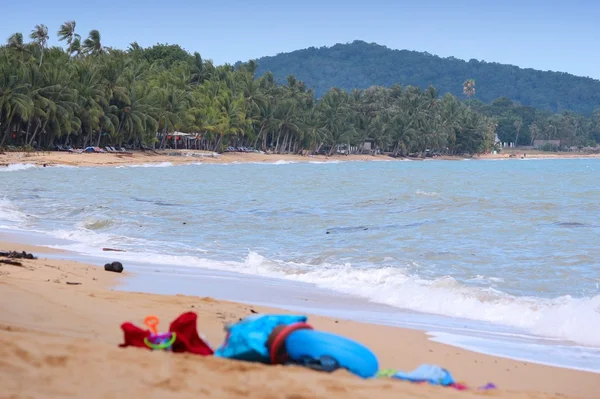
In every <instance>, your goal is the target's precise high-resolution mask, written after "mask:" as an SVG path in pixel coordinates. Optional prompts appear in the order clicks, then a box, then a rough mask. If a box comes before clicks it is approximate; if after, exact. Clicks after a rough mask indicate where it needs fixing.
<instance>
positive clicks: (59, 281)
mask: <svg viewBox="0 0 600 399" xmlns="http://www.w3.org/2000/svg"><path fill="white" fill-rule="evenodd" d="M0 250H5V251H6V250H18V251H22V250H24V251H28V252H31V253H33V254H34V255H36V256H38V259H36V260H20V262H22V265H21V266H12V265H7V264H0V298H1V299H0V300H1V302H0V307H1V312H0V340H1V345H0V348H1V349H0V354H1V356H0V359H1V360H0V363H1V366H0V368H1V369H2V373H0V385H1V386H2V387H3V392H2V397H6V398H41V397H53V398H58V397H61V398H107V397H115V395H117V394H118V395H119V397H157V398H158V397H160V398H188V397H189V398H192V397H195V398H197V397H203V398H242V397H253V398H297V399H300V398H397V397H419V398H433V397H435V398H440V397H444V398H446V397H448V398H455V397H456V398H459V397H461V398H464V397H473V396H492V397H502V398H539V399H541V398H559V397H560V398H590V399H592V398H596V397H597V395H598V390H599V389H600V375H599V374H595V373H588V372H582V371H576V370H569V369H564V368H557V367H549V366H543V365H538V364H533V363H527V362H520V361H513V360H509V359H504V358H498V357H492V356H487V355H482V354H478V353H474V352H470V351H466V350H462V349H458V348H455V347H452V346H447V345H443V344H438V343H435V342H431V341H428V340H427V337H426V335H425V334H424V333H423V332H421V331H416V330H408V329H401V328H393V327H385V326H379V325H370V324H361V323H355V322H350V321H345V320H341V319H334V318H325V317H316V316H309V322H310V323H311V324H312V325H313V326H314V327H315V328H316V329H319V330H323V331H329V332H333V333H337V334H342V335H344V336H346V337H349V338H352V339H355V340H357V341H359V342H361V343H363V344H365V345H367V346H368V347H370V348H371V349H372V350H373V351H374V352H375V353H376V355H377V356H378V359H379V363H380V368H395V369H401V370H404V371H409V370H412V369H414V368H416V367H417V366H419V365H420V364H423V363H430V364H438V365H441V366H443V367H446V368H447V369H448V370H450V371H451V373H452V374H453V376H454V378H455V379H456V380H457V381H461V382H464V383H466V384H467V385H469V386H470V387H474V388H476V387H478V386H481V385H485V384H486V383H488V382H493V383H494V384H496V385H497V386H498V387H499V389H497V390H494V391H479V392H478V391H476V390H472V391H458V390H455V389H452V388H443V387H434V386H430V385H421V384H412V383H408V382H402V381H395V380H390V379H376V380H361V379H360V378H358V377H355V376H353V375H351V374H349V373H347V372H344V371H338V372H335V373H333V374H326V373H320V372H316V371H312V370H308V369H304V368H300V367H292V366H265V365H260V364H254V363H248V362H240V361H230V360H224V359H219V358H215V357H201V356H197V355H188V354H172V353H164V352H150V351H147V350H143V349H136V348H119V347H118V345H119V343H121V342H122V341H123V335H122V331H121V329H120V325H121V323H123V322H126V321H129V322H132V323H134V324H136V325H140V326H143V324H142V322H143V319H144V317H146V316H148V315H156V316H158V317H159V318H160V320H161V323H162V324H161V325H162V326H163V327H164V329H166V327H167V326H168V324H169V323H170V321H171V320H173V319H175V318H176V317H177V316H179V315H180V314H181V313H183V312H187V311H193V312H196V313H197V314H198V326H197V327H198V330H199V331H200V332H201V333H202V334H204V335H205V336H206V338H207V339H208V341H209V342H210V343H211V345H212V346H213V347H215V348H216V347H217V346H218V345H219V344H220V343H221V342H222V341H223V339H224V335H225V332H224V326H225V325H226V324H227V323H230V322H234V321H237V320H239V319H240V318H242V317H245V316H247V315H249V314H252V313H253V312H258V313H267V312H269V313H290V312H286V311H281V310H277V309H268V308H261V307H256V306H249V305H245V304H240V303H232V302H225V301H217V300H214V299H212V298H209V297H193V296H183V295H175V296H160V295H152V294H143V293H131V292H121V291H116V290H114V289H113V288H111V287H112V286H113V285H114V284H115V283H117V282H118V281H119V279H128V278H134V276H133V275H131V274H130V273H127V270H126V271H125V272H124V273H123V274H116V273H110V272H106V271H104V270H103V268H101V267H98V266H100V265H88V264H83V263H77V262H73V261H68V260H59V259H60V255H61V252H60V251H57V250H53V249H50V248H45V247H35V246H28V245H23V244H14V243H8V242H1V243H0ZM50 252H52V253H53V258H52V259H48V258H45V256H47V254H48V253H50ZM55 258H58V259H55ZM115 259H118V254H117V253H116V254H115ZM125 268H126V269H127V265H125ZM73 283H79V284H73Z"/></svg>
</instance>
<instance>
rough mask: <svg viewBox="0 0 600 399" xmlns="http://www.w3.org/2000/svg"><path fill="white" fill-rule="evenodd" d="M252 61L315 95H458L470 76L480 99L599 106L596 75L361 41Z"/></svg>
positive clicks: (563, 107) (562, 107)
mask: <svg viewBox="0 0 600 399" xmlns="http://www.w3.org/2000/svg"><path fill="white" fill-rule="evenodd" d="M256 62H257V64H258V68H257V75H258V76H260V75H263V74H264V73H266V72H268V71H270V72H272V73H273V75H274V76H275V78H276V79H277V80H278V81H279V82H284V81H285V79H286V77H287V75H294V76H295V77H296V78H297V79H299V80H302V81H303V82H305V84H306V85H307V87H309V88H313V89H314V90H315V93H316V95H317V96H319V97H320V96H322V95H323V94H324V93H325V92H326V91H327V90H329V89H330V88H332V87H338V88H341V89H344V90H347V91H349V90H352V89H355V88H357V89H365V88H367V87H370V86H373V85H376V86H386V87H390V86H392V85H394V84H400V85H402V86H408V85H414V86H419V87H421V88H423V89H424V88H426V87H427V86H429V85H432V86H434V87H435V88H436V89H439V90H440V94H444V93H447V92H448V93H452V94H454V95H456V96H462V95H463V94H462V83H463V82H464V81H465V80H467V79H474V80H475V82H476V87H475V88H476V96H475V98H478V99H480V100H481V101H483V102H485V103H491V102H492V101H494V100H495V99H497V98H501V97H507V98H509V99H511V100H512V101H515V102H516V103H518V104H521V105H525V106H531V107H534V108H540V109H545V110H548V111H552V112H563V111H573V112H577V113H582V114H590V113H591V112H592V111H593V110H594V109H595V108H598V107H600V80H598V79H594V78H591V77H583V76H577V75H573V74H571V73H568V72H560V71H551V70H547V71H542V70H538V69H534V68H529V67H527V68H522V67H519V66H517V65H512V64H502V63H499V62H495V61H493V62H488V61H485V60H476V59H474V58H473V59H470V60H469V61H465V60H463V59H459V58H456V57H453V56H449V57H442V56H439V55H435V54H430V53H428V52H419V51H415V50H398V49H391V48H389V47H387V46H385V45H381V44H377V43H367V42H365V41H362V40H355V41H353V42H351V43H346V44H342V43H337V44H334V45H332V46H322V47H314V46H311V47H308V48H305V49H300V50H295V51H292V52H288V53H285V52H282V53H278V54H276V55H273V56H265V57H261V58H257V59H256Z"/></svg>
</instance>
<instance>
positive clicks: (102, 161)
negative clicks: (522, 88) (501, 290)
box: [0, 150, 600, 167]
mask: <svg viewBox="0 0 600 399" xmlns="http://www.w3.org/2000/svg"><path fill="white" fill-rule="evenodd" d="M526 153H527V156H526V157H525V158H524V159H525V160H527V159H595V158H600V154H581V153H568V152H567V153H544V152H540V151H533V152H526ZM169 154H180V155H178V156H177V155H169ZM522 154H523V152H522V151H510V152H506V153H502V154H482V155H478V156H474V157H461V156H440V157H436V158H392V157H389V156H387V155H333V156H325V155H306V156H304V155H294V154H260V153H237V152H236V153H223V154H218V155H215V153H211V152H206V151H195V150H171V151H169V150H163V151H156V152H148V151H146V152H141V151H138V152H132V153H131V154H114V153H91V154H75V153H67V152H58V151H48V152H29V153H28V152H5V153H3V154H2V153H0V167H7V166H9V165H15V164H23V165H28V164H29V165H36V166H44V165H47V166H50V167H51V166H85V167H100V166H125V165H130V166H131V165H145V164H160V163H171V164H173V165H182V164H190V163H201V164H233V163H276V162H284V163H310V162H314V163H328V162H330V163H339V162H370V161H379V162H383V161H387V162H394V161H395V162H405V161H417V162H418V161H460V160H520V159H521V156H522ZM511 155H514V156H511Z"/></svg>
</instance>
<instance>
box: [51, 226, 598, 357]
mask: <svg viewBox="0 0 600 399" xmlns="http://www.w3.org/2000/svg"><path fill="white" fill-rule="evenodd" d="M53 235H54V236H56V237H59V238H67V239H70V240H75V241H78V242H79V244H74V245H67V246H58V247H59V248H63V249H67V250H72V251H75V252H80V253H85V254H90V255H95V256H100V257H113V256H114V255H112V254H107V253H105V252H102V251H101V247H102V246H109V245H120V247H124V246H129V247H128V249H127V252H123V253H120V254H119V258H120V259H121V260H122V261H136V262H142V263H146V264H151V265H162V266H165V265H171V266H177V267H191V268H194V267H195V268H204V269H213V270H224V271H233V272H238V273H243V274H249V275H255V276H265V277H273V278H280V279H284V280H292V281H299V282H305V283H310V284H314V285H316V286H318V287H321V288H326V289H330V290H333V291H337V292H340V293H345V294H350V295H354V296H358V297H362V298H365V299H367V300H369V301H371V302H374V303H381V304H386V305H390V306H394V307H397V308H401V309H408V310H413V311H420V312H424V313H430V314H438V315H444V316H449V317H458V318H464V319H470V320H477V321H486V322H491V323H495V324H499V325H505V326H511V327H517V328H522V329H524V330H526V331H528V332H529V333H532V334H535V335H538V336H542V337H549V338H556V339H561V340H567V341H572V342H575V343H578V344H583V345H591V346H600V335H598V334H597V331H598V330H600V295H596V296H593V297H586V298H573V297H571V296H568V295H567V296H562V297H558V298H554V299H547V298H539V297H517V296H512V295H509V294H507V293H504V292H502V291H498V290H495V289H493V288H491V287H475V286H469V285H465V284H462V283H460V282H458V281H457V280H455V279H454V278H452V277H451V276H445V277H441V278H436V279H424V278H421V277H419V276H418V275H414V274H410V273H409V272H408V271H407V270H406V269H403V268H399V267H373V268H358V267H353V266H352V265H351V264H344V265H334V264H329V263H322V264H320V265H311V264H306V263H294V262H283V261H277V260H270V259H267V258H265V257H263V256H261V255H260V254H258V253H256V252H252V251H249V253H248V255H247V257H246V258H245V259H244V260H243V261H218V260H212V259H206V258H201V257H197V256H191V255H169V254H164V253H150V252H143V253H142V252H137V251H136V252H132V251H131V249H132V247H133V248H135V247H136V246H142V247H144V248H148V247H155V248H157V247H160V246H158V245H156V243H154V244H151V243H150V242H146V243H144V244H143V243H142V241H143V240H136V239H127V238H125V237H115V236H111V235H110V234H103V233H96V232H93V231H90V230H86V231H85V232H84V234H81V232H67V231H60V232H54V234H53ZM489 280H490V281H492V280H494V278H491V277H490V278H489Z"/></svg>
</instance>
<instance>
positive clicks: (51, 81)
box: [0, 21, 600, 155]
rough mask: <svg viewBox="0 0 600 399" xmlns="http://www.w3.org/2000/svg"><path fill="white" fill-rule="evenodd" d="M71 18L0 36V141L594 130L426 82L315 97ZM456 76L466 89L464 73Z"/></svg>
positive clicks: (406, 149)
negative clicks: (106, 35) (119, 39)
mask: <svg viewBox="0 0 600 399" xmlns="http://www.w3.org/2000/svg"><path fill="white" fill-rule="evenodd" d="M75 27H76V24H75V22H72V21H70V22H66V23H65V24H63V25H62V26H61V27H60V30H59V31H58V36H59V38H60V39H61V40H63V41H64V42H65V46H64V48H61V47H52V48H48V47H47V41H48V39H49V33H48V29H47V28H46V27H45V26H44V25H38V26H36V27H35V28H34V29H33V30H32V31H31V33H30V35H29V37H30V39H31V41H30V42H29V43H26V42H25V40H24V36H23V35H22V34H20V33H16V34H14V35H12V36H11V37H10V38H9V39H8V41H7V44H6V45H4V46H2V47H0V147H2V146H3V145H21V146H22V145H27V146H34V147H42V148H52V147H53V146H54V145H55V144H58V143H60V144H65V145H72V146H77V147H85V146H88V145H93V146H107V145H117V146H124V145H131V146H133V147H135V148H139V147H141V146H158V147H160V148H165V147H167V146H169V145H171V144H172V142H170V141H168V137H169V133H173V132H176V131H178V132H188V133H192V134H193V135H194V137H197V140H196V141H195V148H200V149H209V150H214V151H219V152H220V151H223V150H224V149H225V148H227V147H228V146H235V147H239V146H244V147H253V148H261V149H262V150H264V151H273V152H279V153H283V152H294V153H301V152H310V153H315V152H328V153H333V152H334V151H335V150H336V148H339V146H340V145H344V146H347V147H352V148H362V147H363V144H364V143H366V142H369V143H371V144H372V148H373V151H378V150H380V151H390V152H392V153H393V154H395V155H405V154H408V153H413V152H423V151H425V150H426V149H431V150H436V151H440V152H445V153H451V154H457V153H460V154H463V153H467V154H473V153H479V152H485V151H489V150H491V149H492V147H493V144H494V137H495V131H496V128H499V132H500V134H502V135H504V136H505V139H506V141H514V140H513V139H512V138H514V137H517V136H518V138H519V140H518V141H519V143H528V142H529V141H530V136H531V134H532V133H531V132H538V133H536V134H540V137H541V136H542V135H544V137H550V138H560V137H565V138H568V139H569V140H571V142H572V143H579V144H582V145H583V144H584V143H588V142H592V141H593V140H600V135H598V133H597V127H598V126H600V125H599V124H598V123H595V122H593V121H595V120H597V119H598V118H596V119H593V118H583V117H580V116H575V115H570V114H567V115H568V118H567V117H566V116H564V115H559V116H552V115H545V114H543V113H540V112H538V111H535V110H532V109H529V108H524V107H518V106H515V105H513V104H508V103H507V102H506V101H500V100H499V101H500V102H499V103H498V104H496V103H494V104H492V105H490V106H487V105H485V104H482V103H480V102H477V101H476V100H473V99H470V100H468V101H467V102H462V101H460V100H459V99H458V98H457V97H455V96H454V95H451V94H445V95H443V96H441V97H440V96H439V92H438V91H437V90H436V89H434V88H433V87H428V88H426V89H421V88H418V87H414V86H407V87H400V86H398V85H395V86H392V87H390V88H383V87H375V86H373V87H369V88H367V89H365V90H352V91H350V92H348V91H344V90H340V89H337V88H332V89H329V90H328V91H327V92H325V93H324V94H323V96H322V97H321V98H319V99H318V100H317V99H316V97H315V95H314V92H313V91H312V90H308V89H307V88H306V86H305V84H304V83H302V82H301V81H299V80H297V79H296V78H295V77H293V76H288V77H287V78H286V81H285V84H277V83H276V81H275V79H274V76H273V75H272V74H270V73H266V74H264V75H262V76H261V77H258V78H257V77H256V70H257V64H256V62H254V61H250V62H248V63H244V64H239V65H237V66H236V67H234V66H231V65H221V66H215V65H213V63H212V62H211V61H206V60H203V59H202V57H201V56H200V54H198V53H195V54H193V55H191V54H189V53H187V52H186V51H184V50H183V49H181V48H180V47H179V46H177V45H161V44H158V45H155V46H153V47H150V48H141V47H140V46H139V45H137V44H136V43H132V44H131V45H130V47H129V48H128V49H127V50H125V51H124V50H118V49H112V48H109V47H106V46H104V45H103V44H102V42H101V35H100V33H99V32H98V31H96V30H92V31H91V32H89V35H88V36H87V37H86V38H85V39H83V40H82V38H81V37H80V36H79V35H78V34H77V33H76V29H75ZM457 84H458V85H460V86H462V90H463V92H464V94H465V95H467V97H473V95H474V94H475V82H474V81H471V80H466V81H465V82H464V83H463V82H458V81H457ZM508 102H510V101H508ZM597 115H598V116H600V114H597ZM553 118H554V119H553ZM517 121H520V122H517ZM545 121H548V123H546V122H545ZM518 123H521V125H518ZM569 123H570V124H569ZM594 123H595V124H594ZM534 124H535V126H533V125H534ZM517 126H518V127H519V128H518V129H517V128H516V127H517ZM573 126H576V128H575V129H574V130H573V129H571V127H573ZM511 127H512V130H511ZM534 127H535V128H534ZM536 129H537V130H536ZM594 129H596V130H594ZM594 132H596V133H594ZM157 133H160V134H159V135H158V136H157Z"/></svg>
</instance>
